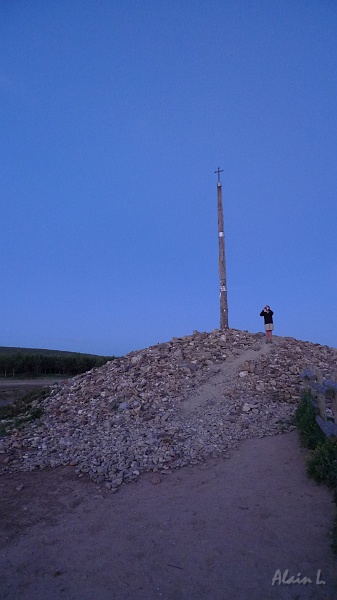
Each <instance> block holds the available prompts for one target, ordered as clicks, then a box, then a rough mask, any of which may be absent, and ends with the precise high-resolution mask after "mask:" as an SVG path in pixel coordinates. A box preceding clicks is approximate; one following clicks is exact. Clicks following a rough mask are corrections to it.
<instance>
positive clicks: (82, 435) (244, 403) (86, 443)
mask: <svg viewBox="0 0 337 600" xmlns="http://www.w3.org/2000/svg"><path fill="white" fill-rule="evenodd" d="M336 359H337V350H335V349H333V348H328V347H326V346H319V345H318V344H311V343H309V342H300V341H298V340H294V339H293V338H274V344H273V345H268V346H266V345H265V340H264V337H263V336H262V335H261V334H251V333H248V332H242V331H238V330H233V329H230V330H228V331H226V332H222V331H219V330H214V331H213V332H212V333H199V332H194V333H193V335H191V336H186V337H183V338H173V339H172V341H170V342H167V343H163V344H158V345H156V346H152V347H150V348H147V349H144V350H139V351H136V352H131V353H130V354H128V355H126V356H125V357H122V358H119V359H116V360H114V361H111V362H109V363H107V364H106V365H104V366H103V367H100V368H98V369H93V370H91V371H89V372H87V373H85V374H83V375H78V376H76V377H74V378H72V379H70V380H67V381H65V382H62V384H60V385H55V386H54V387H53V388H52V393H51V395H50V397H48V398H47V399H46V400H44V401H43V402H42V408H43V416H42V417H41V419H39V420H38V421H35V422H32V423H29V424H27V425H26V426H25V427H24V428H22V429H20V430H18V431H14V432H13V433H12V435H10V436H9V437H5V438H2V440H1V444H0V452H2V453H5V454H6V457H5V459H4V464H5V466H4V468H3V469H2V472H13V471H18V470H24V471H28V470H33V469H36V468H44V467H46V466H52V467H56V466H59V465H74V466H75V467H76V470H77V473H78V474H82V473H87V474H88V475H89V476H90V477H91V478H92V479H93V480H94V481H96V482H98V483H102V484H104V485H105V486H106V487H107V488H108V489H113V490H116V489H117V488H118V486H119V485H121V484H122V483H127V482H129V481H132V480H134V479H137V478H138V477H139V475H140V474H141V473H142V472H145V471H160V472H169V471H170V470H172V469H175V468H180V467H183V466H185V465H188V464H195V463H198V462H201V461H203V460H204V459H205V458H206V457H207V456H220V455H221V456H228V451H229V450H230V449H231V448H233V447H236V446H237V445H238V443H239V441H240V440H242V439H244V438H248V437H252V436H259V437H263V436H264V435H273V434H275V433H279V432H281V431H284V430H287V429H289V428H291V425H290V420H291V417H292V415H293V413H294V410H295V408H296V404H297V401H298V399H299V394H300V391H299V385H300V381H299V377H298V373H299V372H300V371H301V370H302V369H303V368H304V367H305V366H307V365H315V366H316V367H318V368H319V369H321V371H322V372H323V374H324V375H325V376H329V375H330V373H331V372H332V371H333V369H334V365H335V364H336Z"/></svg>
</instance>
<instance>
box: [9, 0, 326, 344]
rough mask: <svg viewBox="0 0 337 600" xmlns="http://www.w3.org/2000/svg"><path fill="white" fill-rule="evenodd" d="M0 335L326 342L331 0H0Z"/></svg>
mask: <svg viewBox="0 0 337 600" xmlns="http://www.w3.org/2000/svg"><path fill="white" fill-rule="evenodd" d="M0 98H1V104H0V109H1V111H0V113H1V138H0V139H1V144H0V148H1V150H0V152H1V174H0V211H1V213H0V214H1V224H2V226H1V236H0V253H1V254H0V256H1V261H0V280H1V317H0V323H1V336H0V345H2V346H21V347H25V346H26V347H40V348H51V349H60V350H73V351H79V352H90V353H94V354H107V355H111V354H115V355H122V354H125V353H126V352H129V351H131V350H136V349H140V348H145V347H147V346H150V345H153V344H156V343H157V342H164V341H168V340H169V339H171V338H172V337H173V336H178V337H179V336H182V335H187V334H191V333H192V332H193V330H195V329H197V330H199V331H211V330H212V329H214V328H216V327H219V277H218V234H217V206H216V194H217V175H215V174H214V171H215V170H216V169H217V168H218V166H220V168H222V169H224V172H223V173H222V174H221V180H222V185H223V199H224V213H225V235H226V259H227V284H228V303H229V325H230V327H233V328H237V329H247V330H249V331H251V332H257V331H263V319H262V318H261V317H260V316H259V313H260V311H261V309H262V308H263V306H264V305H265V304H269V305H270V306H271V308H272V309H273V310H274V313H275V315H274V321H275V334H278V335H282V336H292V337H296V338H298V339H302V340H309V341H312V342H317V343H320V344H327V345H329V346H334V347H337V262H336V248H337V233H336V230H337V228H336V225H337V223H336V180H337V178H336V175H337V4H336V2H335V1H334V0H315V1H314V0H297V1H296V2H294V1H293V0H275V1H273V2H270V0H207V1H206V0H203V1H201V0H97V1H95V2H93V1H92V0H56V1H55V2H46V1H45V0H34V2H26V1H24V0H2V1H1V3H0Z"/></svg>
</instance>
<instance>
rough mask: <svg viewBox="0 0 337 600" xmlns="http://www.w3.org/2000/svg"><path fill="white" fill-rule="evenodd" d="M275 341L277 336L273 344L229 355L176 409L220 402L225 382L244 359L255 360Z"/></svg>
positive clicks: (263, 344)
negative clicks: (232, 355)
mask: <svg viewBox="0 0 337 600" xmlns="http://www.w3.org/2000/svg"><path fill="white" fill-rule="evenodd" d="M277 343H278V341H277V338H276V337H275V336H274V345H272V344H265V343H262V344H261V347H260V349H259V350H252V349H249V350H246V351H245V352H242V353H241V354H240V355H239V356H236V357H231V358H230V359H227V360H226V361H225V362H223V363H221V364H220V365H217V369H218V372H217V373H216V374H214V375H213V376H212V377H211V379H210V380H209V381H207V382H206V383H204V384H202V385H200V386H199V387H198V389H197V390H193V393H192V394H191V395H190V397H189V398H187V399H186V400H184V402H183V403H182V404H181V405H180V406H179V407H178V410H180V411H181V412H182V413H184V414H188V413H191V412H193V411H195V410H197V409H198V408H200V407H201V406H204V405H205V404H207V402H209V399H211V401H214V402H221V400H222V397H223V394H224V390H226V385H227V383H228V382H230V380H231V378H232V377H234V376H235V375H236V374H237V373H238V372H239V371H240V367H242V365H243V364H244V363H245V362H246V361H250V360H257V359H258V357H259V356H262V355H265V354H268V353H269V352H270V351H271V349H272V348H273V347H275V344H277Z"/></svg>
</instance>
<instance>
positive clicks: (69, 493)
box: [0, 431, 337, 600]
mask: <svg viewBox="0 0 337 600" xmlns="http://www.w3.org/2000/svg"><path fill="white" fill-rule="evenodd" d="M305 454H306V451H305V450H304V449H302V448H300V446H299V443H298V434H297V432H296V431H294V432H292V433H287V434H283V435H277V436H273V437H266V438H263V439H251V440H247V441H246V442H243V443H242V445H241V447H240V449H238V450H236V451H234V452H233V453H232V456H231V458H230V459H229V460H225V459H212V460H210V461H208V462H207V463H206V464H205V465H203V466H195V467H191V468H185V469H181V470H179V471H175V472H173V473H172V474H168V475H163V474H162V475H160V478H161V481H160V482H159V483H157V484H155V483H154V481H155V480H156V478H154V475H153V474H151V475H150V474H149V475H145V476H142V477H141V479H140V480H139V481H138V482H136V483H132V484H129V485H126V486H124V487H122V488H121V489H120V491H119V492H118V493H116V494H113V493H111V492H108V491H106V490H103V489H102V488H100V487H98V486H96V485H95V484H94V483H93V482H91V481H88V480H87V479H84V478H83V479H77V478H76V476H75V474H74V471H73V469H72V468H71V467H62V468H58V469H54V470H44V471H41V472H32V473H20V474H15V475H4V476H2V477H1V478H0V492H1V499H2V500H1V503H2V505H1V539H0V542H1V548H2V549H1V560H0V573H1V593H0V597H1V599H3V600H5V599H11V600H12V599H13V600H14V599H15V600H16V599H19V600H21V599H25V600H26V599H27V600H33V599H34V600H49V599H52V600H54V599H55V600H58V599H66V600H73V599H74V600H94V599H98V600H138V599H139V600H155V599H157V598H160V599H163V600H246V599H247V600H248V599H249V600H268V599H293V600H300V599H308V598H312V599H318V600H319V599H330V600H336V598H337V557H336V556H334V555H333V554H332V552H331V549H330V537H329V534H330V529H331V525H332V518H333V504H332V497H331V494H330V492H329V491H328V490H327V489H326V488H325V487H321V486H318V485H317V484H316V483H314V482H313V481H311V480H310V479H308V478H307V476H306V473H305ZM21 486H23V487H22V489H21ZM278 569H280V576H279V577H277V570H278ZM286 570H288V574H287V573H285V575H284V572H285V571H286ZM298 573H301V575H300V580H302V581H303V577H306V578H310V579H311V581H312V583H309V582H308V583H307V584H306V585H305V584H304V583H290V582H289V583H279V582H280V579H281V576H284V580H285V581H289V579H290V577H291V576H293V577H294V578H296V577H297V575H298ZM275 576H276V580H275V585H274V586H273V585H272V580H273V578H274V577H275ZM317 577H318V581H319V582H322V581H324V582H325V584H324V583H316V579H317Z"/></svg>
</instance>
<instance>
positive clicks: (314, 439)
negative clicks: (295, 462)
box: [294, 391, 337, 554]
mask: <svg viewBox="0 0 337 600" xmlns="http://www.w3.org/2000/svg"><path fill="white" fill-rule="evenodd" d="M313 399H314V398H313V396H312V394H311V392H310V391H306V392H304V393H303V394H302V397H301V401H300V403H299V405H298V407H297V410H296V413H295V416H294V424H295V425H296V426H297V428H298V431H299V434H300V439H301V442H302V444H303V445H304V446H306V447H307V448H309V450H310V452H309V456H308V462H307V472H308V475H309V476H310V477H312V478H313V479H315V481H317V482H318V483H324V484H326V485H328V486H329V487H330V488H331V489H332V490H333V492H334V503H335V505H336V506H335V513H336V514H335V519H334V523H333V527H332V542H331V548H332V550H333V552H334V553H335V554H337V446H336V445H334V444H332V443H331V442H330V440H328V438H327V437H326V435H325V434H324V433H323V431H322V430H321V428H320V427H319V426H318V425H317V423H316V415H317V411H316V409H315V407H314V405H313Z"/></svg>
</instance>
